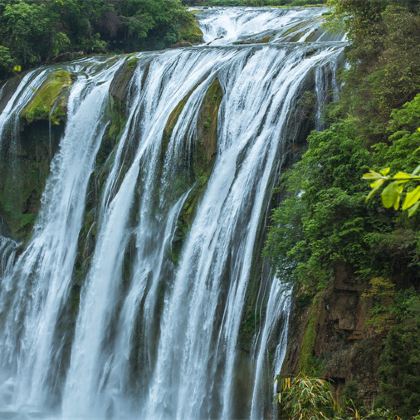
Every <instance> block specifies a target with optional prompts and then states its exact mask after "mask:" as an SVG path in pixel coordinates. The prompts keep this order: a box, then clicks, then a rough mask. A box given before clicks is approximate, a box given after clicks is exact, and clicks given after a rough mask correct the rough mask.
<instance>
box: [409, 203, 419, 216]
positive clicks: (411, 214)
mask: <svg viewBox="0 0 420 420" xmlns="http://www.w3.org/2000/svg"><path fill="white" fill-rule="evenodd" d="M419 206H420V201H417V203H416V204H414V206H413V207H411V208H410V210H408V217H411V216H414V214H415V213H416V211H417V210H418V208H419Z"/></svg>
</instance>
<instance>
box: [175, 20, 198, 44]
mask: <svg viewBox="0 0 420 420" xmlns="http://www.w3.org/2000/svg"><path fill="white" fill-rule="evenodd" d="M178 33H179V35H178V38H179V41H185V42H191V43H192V44H198V43H200V42H203V31H202V30H201V29H200V25H199V24H198V22H197V20H196V19H195V17H193V16H192V17H191V19H189V21H188V22H187V23H185V24H184V25H183V26H182V27H181V28H180V29H179V32H178Z"/></svg>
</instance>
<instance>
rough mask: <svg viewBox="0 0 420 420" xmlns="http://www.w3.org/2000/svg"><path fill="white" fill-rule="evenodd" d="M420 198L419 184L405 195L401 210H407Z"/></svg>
mask: <svg viewBox="0 0 420 420" xmlns="http://www.w3.org/2000/svg"><path fill="white" fill-rule="evenodd" d="M419 200H420V185H419V186H418V187H417V188H415V189H414V190H412V191H409V192H408V193H407V195H406V196H405V200H404V204H403V206H402V209H403V210H407V209H409V208H410V207H413V206H414V204H416V203H417V202H418V201H419Z"/></svg>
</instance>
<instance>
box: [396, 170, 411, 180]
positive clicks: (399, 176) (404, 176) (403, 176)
mask: <svg viewBox="0 0 420 420" xmlns="http://www.w3.org/2000/svg"><path fill="white" fill-rule="evenodd" d="M392 178H393V179H410V178H411V175H410V174H408V173H407V172H401V171H400V172H397V173H396V174H395V175H394V176H393V177H392Z"/></svg>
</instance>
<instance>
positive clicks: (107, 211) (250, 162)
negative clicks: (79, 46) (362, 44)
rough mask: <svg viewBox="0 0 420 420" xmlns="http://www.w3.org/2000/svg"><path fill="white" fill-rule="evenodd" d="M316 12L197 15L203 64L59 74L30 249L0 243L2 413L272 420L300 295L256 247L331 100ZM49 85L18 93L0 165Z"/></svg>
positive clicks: (152, 63)
mask: <svg viewBox="0 0 420 420" xmlns="http://www.w3.org/2000/svg"><path fill="white" fill-rule="evenodd" d="M324 12H325V9H322V8H313V9H286V10H280V9H270V8H256V9H252V8H211V9H200V10H199V12H198V19H199V21H200V24H201V27H202V29H203V32H204V41H205V44H203V45H201V46H197V47H190V48H182V49H173V50H166V51H162V52H147V53H139V54H136V55H135V56H130V57H127V56H120V57H113V58H89V59H84V60H79V61H76V62H74V63H70V64H66V65H63V66H58V67H60V68H64V69H65V70H66V71H68V72H70V73H71V74H72V75H73V76H72V77H73V81H72V85H71V88H70V91H69V94H68V101H67V102H68V103H67V117H66V122H65V129H64V132H63V135H62V137H61V140H60V142H59V146H58V150H57V152H56V153H55V155H54V157H53V159H52V161H51V166H50V174H49V177H48V180H47V181H46V186H45V190H44V192H43V195H42V200H41V207H40V210H39V213H38V216H37V220H36V222H35V225H34V228H33V232H32V234H31V235H30V237H29V238H28V240H27V241H26V243H22V244H19V243H17V242H16V241H14V240H12V239H8V238H6V236H7V234H6V230H5V232H3V234H4V235H3V236H0V276H1V277H0V413H1V412H12V413H24V414H25V415H29V416H30V415H32V414H34V415H36V416H37V418H39V417H40V416H41V417H42V416H44V417H48V416H51V415H52V416H54V417H58V418H75V419H76V418H77V419H79V418H80V419H83V418H86V419H87V418H108V417H109V418H150V419H155V418H157V419H172V418H177V419H198V418H224V419H231V418H254V419H259V418H262V417H270V416H271V415H272V410H273V408H272V394H273V386H274V385H273V384H274V377H275V374H276V372H277V373H278V371H279V370H280V367H281V363H282V360H283V358H284V352H285V345H286V339H287V319H288V314H289V310H290V294H291V291H290V287H289V286H288V285H287V284H283V283H282V282H281V279H278V278H277V277H275V276H274V275H273V273H272V272H271V270H270V268H269V267H268V266H267V263H266V262H265V261H264V260H263V258H262V257H261V244H262V242H263V240H264V231H265V224H266V223H267V215H268V214H269V210H270V203H271V198H272V194H273V187H274V185H275V183H276V182H277V179H278V176H279V174H280V172H281V169H282V166H283V165H284V164H285V163H286V161H287V157H288V150H289V148H290V146H291V144H292V142H293V141H295V140H296V136H297V135H298V133H299V130H300V125H301V124H300V123H302V124H303V122H302V121H299V117H298V116H299V115H300V114H299V109H300V107H302V105H301V104H302V101H301V99H302V97H303V96H304V94H305V92H306V93H308V92H309V93H311V94H312V95H313V97H314V104H315V105H314V112H313V114H314V123H313V127H314V128H315V127H318V128H320V127H322V111H323V109H324V106H325V103H326V102H328V100H329V99H330V98H331V97H333V96H334V95H336V90H337V83H336V81H335V73H336V68H337V65H338V63H339V60H340V57H341V55H342V52H343V48H344V45H345V44H344V43H343V42H342V41H343V39H341V38H340V39H335V38H336V37H335V36H332V35H330V34H327V33H326V32H325V31H324V30H323V29H322V26H321V21H322V14H323V13H324ZM56 68H57V66H55V67H54V66H53V67H47V68H42V69H38V70H34V71H33V72H30V73H28V74H27V75H26V76H25V77H24V78H23V79H22V80H21V82H20V84H19V86H18V88H17V89H16V91H15V93H14V94H13V95H12V96H11V97H10V98H9V99H8V101H7V104H6V106H5V107H4V108H3V111H2V113H1V114H0V146H2V145H6V146H7V147H10V144H12V143H13V142H18V141H19V139H18V137H19V136H18V132H19V124H22V122H21V121H20V118H19V115H20V114H21V111H22V109H24V108H25V106H27V104H28V103H29V102H30V101H31V99H32V98H33V96H34V95H36V94H37V90H38V89H39V88H40V86H41V85H42V84H43V83H44V81H45V80H46V78H47V77H48V75H49V74H51V73H52V72H53V71H55V70H56ZM124 74H129V78H128V79H129V80H128V81H127V80H126V83H125V90H126V95H125V97H124V100H123V101H122V102H121V103H120V104H119V107H117V105H116V103H117V99H116V96H118V94H117V95H115V89H116V86H120V84H121V80H124V78H123V77H122V76H121V75H124ZM126 79H127V77H126ZM120 89H121V87H120ZM0 93H1V94H3V90H2V91H0ZM0 99H1V98H0ZM117 114H118V115H117ZM116 115H117V116H118V118H119V119H118V118H117V116H116ZM117 119H118V121H119V123H118V124H117V123H116V120H117ZM315 120H316V121H315ZM2 150H3V149H2V147H0V151H2ZM2 153H3V152H2ZM2 158H3V157H2ZM92 197H94V198H92ZM0 212H1V208H0ZM0 216H1V214H0ZM0 233H2V230H1V224H0Z"/></svg>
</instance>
